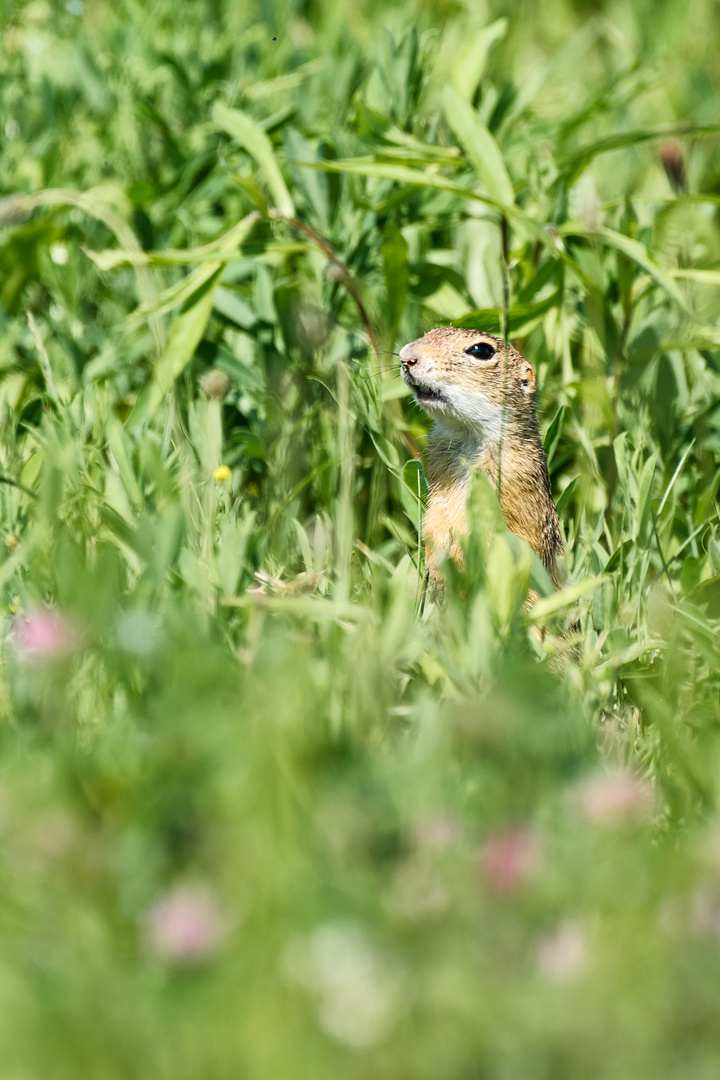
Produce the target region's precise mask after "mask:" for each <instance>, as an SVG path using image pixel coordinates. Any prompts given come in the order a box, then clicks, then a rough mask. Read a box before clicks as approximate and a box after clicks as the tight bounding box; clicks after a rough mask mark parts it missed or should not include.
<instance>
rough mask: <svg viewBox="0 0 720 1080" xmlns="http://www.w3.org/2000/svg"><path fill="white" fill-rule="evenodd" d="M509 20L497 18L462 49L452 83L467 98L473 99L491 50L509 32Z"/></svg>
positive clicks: (468, 99)
mask: <svg viewBox="0 0 720 1080" xmlns="http://www.w3.org/2000/svg"><path fill="white" fill-rule="evenodd" d="M507 28H508V20H507V19H506V18H502V19H496V20H495V22H493V23H490V25H489V26H485V27H483V29H482V30H478V31H477V32H476V33H474V34H472V36H471V38H470V41H469V42H468V43H467V44H466V45H465V47H464V48H463V49H462V50H461V52H460V54H459V56H458V57H457V59H456V61H455V63H454V64H453V69H452V75H451V78H452V85H453V87H454V88H455V90H456V91H457V93H458V94H459V95H460V96H461V97H462V98H463V99H464V100H465V101H472V99H473V97H474V95H475V91H476V90H477V88H478V84H479V82H480V80H481V78H482V76H483V72H484V71H485V67H486V65H487V58H488V56H489V54H490V50H491V49H492V47H493V45H494V44H495V42H496V41H499V40H500V39H501V38H504V37H505V35H506V33H507Z"/></svg>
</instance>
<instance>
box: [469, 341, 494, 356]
mask: <svg viewBox="0 0 720 1080" xmlns="http://www.w3.org/2000/svg"><path fill="white" fill-rule="evenodd" d="M465 352H466V353H467V354H468V356H475V357H477V359H478V360H490V359H491V358H492V357H493V356H494V355H495V350H494V349H493V347H492V345H488V343H487V341H477V342H476V343H475V344H474V345H471V346H470V347H469V348H467V349H466V350H465Z"/></svg>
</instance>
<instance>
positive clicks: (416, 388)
mask: <svg viewBox="0 0 720 1080" xmlns="http://www.w3.org/2000/svg"><path fill="white" fill-rule="evenodd" d="M404 378H405V382H406V383H407V384H408V386H409V387H410V389H411V390H412V392H413V394H414V395H415V400H416V401H417V403H418V405H432V404H433V403H434V402H439V401H442V400H443V396H442V394H441V393H440V391H439V390H436V389H435V388H434V387H432V386H428V384H427V383H424V382H422V381H421V380H420V379H417V378H415V376H414V375H410V374H409V372H408V373H405V374H404Z"/></svg>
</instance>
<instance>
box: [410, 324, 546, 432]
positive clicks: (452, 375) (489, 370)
mask: <svg viewBox="0 0 720 1080" xmlns="http://www.w3.org/2000/svg"><path fill="white" fill-rule="evenodd" d="M400 370H401V374H402V377H403V379H404V380H405V382H406V383H407V385H408V386H409V387H410V389H411V390H412V392H413V394H414V396H415V400H416V401H417V403H418V405H420V406H422V408H423V409H424V410H425V411H426V412H427V413H429V414H430V416H432V417H433V418H434V419H435V420H437V421H438V423H439V424H440V425H441V426H442V427H444V428H450V429H453V428H458V429H461V430H462V431H464V432H466V433H472V434H474V435H477V436H478V437H479V438H480V440H481V441H483V442H485V441H489V442H498V441H499V440H500V439H501V437H502V434H503V431H504V432H505V434H507V435H508V436H512V435H513V434H514V433H517V434H526V433H527V434H536V433H537V419H536V416H535V385H536V384H535V372H534V371H533V369H532V367H531V366H530V364H528V362H527V360H525V358H524V357H522V356H521V355H520V353H519V352H517V350H516V349H513V347H512V346H511V345H506V344H505V342H504V341H503V340H502V339H501V338H497V337H494V336H493V334H486V333H484V332H483V331H480V330H466V329H463V328H461V327H438V328H436V329H435V330H429V331H428V333H427V334H425V336H424V337H421V338H418V339H417V341H411V342H410V344H409V345H405V346H404V347H403V348H402V349H401V350H400ZM503 410H504V411H505V418H504V421H503Z"/></svg>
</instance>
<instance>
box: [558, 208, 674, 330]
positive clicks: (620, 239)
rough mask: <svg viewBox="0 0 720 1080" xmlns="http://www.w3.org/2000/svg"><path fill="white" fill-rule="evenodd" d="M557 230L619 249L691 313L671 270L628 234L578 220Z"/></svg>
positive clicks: (565, 234)
mask: <svg viewBox="0 0 720 1080" xmlns="http://www.w3.org/2000/svg"><path fill="white" fill-rule="evenodd" d="M558 232H559V233H560V234H561V235H562V236H582V237H584V238H585V239H587V240H598V241H601V242H603V243H605V244H607V245H608V247H612V248H615V250H616V251H621V252H622V254H623V255H626V256H627V258H628V259H630V260H631V261H632V262H634V263H636V264H637V266H639V267H640V268H641V269H642V270H644V271H645V273H646V274H649V275H650V277H651V278H652V279H653V281H654V282H655V284H656V285H659V286H660V288H661V289H663V290H664V291H665V292H666V293H667V295H668V296H669V297H670V298H671V299H672V300H674V301H675V303H676V304H677V305H678V306H679V307H681V308H682V309H683V311H685V312H687V313H688V314H689V315H692V310H691V309H690V308H689V307H688V304H687V301H686V300H685V297H684V296H683V295H682V293H681V292H680V290H679V289H678V287H677V285H676V284H675V282H674V281H673V275H672V273H671V271H670V270H668V269H667V267H665V266H661V265H660V263H659V262H658V261H657V260H656V259H655V258H654V257H653V256H652V255H651V254H650V252H649V251H648V249H647V248H646V247H645V245H644V244H641V243H640V241H639V240H632V239H631V238H630V237H629V236H623V234H622V233H619V232H616V231H615V229H608V228H605V227H601V228H599V229H590V228H588V227H587V226H586V225H583V224H581V223H579V222H570V223H569V224H568V225H563V226H562V227H561V228H559V229H558Z"/></svg>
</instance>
